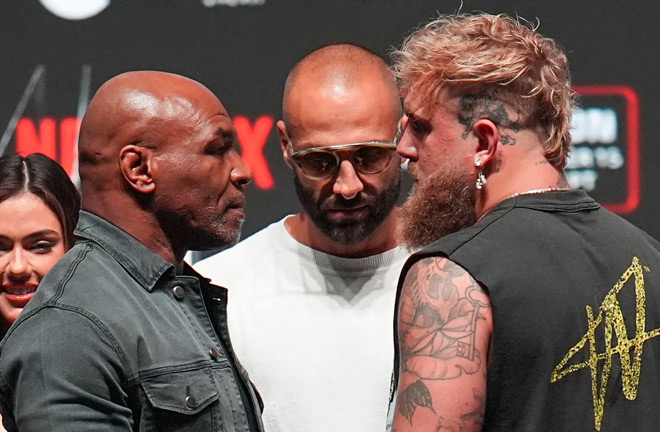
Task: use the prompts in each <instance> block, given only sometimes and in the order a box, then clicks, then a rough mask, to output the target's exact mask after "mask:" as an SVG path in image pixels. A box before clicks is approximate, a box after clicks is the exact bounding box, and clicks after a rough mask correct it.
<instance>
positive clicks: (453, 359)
mask: <svg viewBox="0 0 660 432" xmlns="http://www.w3.org/2000/svg"><path fill="white" fill-rule="evenodd" d="M488 308H490V303H489V300H488V297H487V295H486V293H485V292H484V291H483V289H482V288H481V287H480V286H479V284H478V283H476V282H475V281H474V280H473V279H472V278H471V277H470V276H469V274H468V273H467V272H466V271H465V270H463V269H462V268H461V267H459V266H458V265H456V264H454V263H453V262H451V261H448V260H444V259H443V260H439V259H437V258H426V259H423V260H421V261H419V262H417V263H416V264H415V265H414V266H413V267H411V269H410V271H409V272H408V274H407V276H406V280H405V282H404V289H403V292H402V294H401V301H400V308H399V334H400V338H399V344H400V353H401V373H402V374H403V373H406V374H412V375H413V376H414V377H416V378H417V380H416V381H415V382H414V383H413V384H411V385H409V386H408V387H407V388H405V389H403V390H402V391H401V392H400V393H399V396H398V397H399V399H398V405H399V413H400V414H401V415H403V416H404V417H405V418H406V419H407V420H408V422H409V423H410V424H411V425H412V417H413V414H414V412H415V409H416V408H417V407H423V408H429V409H431V410H432V411H434V408H433V401H432V399H431V393H430V391H429V389H428V387H427V386H426V384H425V383H424V382H425V381H428V380H451V379H455V378H458V377H460V376H463V375H464V374H466V375H472V374H475V373H477V372H479V371H481V373H485V367H486V365H485V360H486V359H485V356H484V354H485V353H482V352H481V351H480V350H479V349H477V346H476V337H477V331H478V329H479V326H478V324H479V321H480V320H485V318H484V316H483V315H482V313H481V311H483V310H484V309H488ZM474 397H475V400H477V401H478V402H479V403H480V404H481V403H482V402H481V401H482V399H483V398H484V397H485V396H483V395H479V396H477V394H476V393H475V394H474ZM434 412H435V411H434ZM465 416H467V417H465V418H462V420H464V421H466V422H467V421H469V422H477V421H479V419H480V418H481V417H479V416H478V415H477V414H475V413H472V412H470V413H466V414H465ZM438 430H452V429H446V428H445V429H442V428H438ZM457 430H458V429H457Z"/></svg>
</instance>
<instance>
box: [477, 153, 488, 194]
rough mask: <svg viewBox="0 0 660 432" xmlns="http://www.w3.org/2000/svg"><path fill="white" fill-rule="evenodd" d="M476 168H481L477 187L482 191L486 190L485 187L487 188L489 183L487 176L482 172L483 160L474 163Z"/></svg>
mask: <svg viewBox="0 0 660 432" xmlns="http://www.w3.org/2000/svg"><path fill="white" fill-rule="evenodd" d="M474 166H475V167H477V168H479V174H477V184H476V187H477V189H479V190H481V189H483V188H484V186H486V183H488V181H487V180H486V176H485V175H484V173H483V171H482V170H481V159H477V160H476V161H475V162H474Z"/></svg>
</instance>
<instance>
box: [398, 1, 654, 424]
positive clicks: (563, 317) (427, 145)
mask: <svg viewBox="0 0 660 432" xmlns="http://www.w3.org/2000/svg"><path fill="white" fill-rule="evenodd" d="M395 57H396V64H395V68H396V71H397V73H398V76H399V79H400V82H401V87H402V91H403V94H404V96H405V116H404V121H403V126H404V127H405V131H404V133H403V136H402V138H401V141H400V143H399V146H398V151H399V153H400V154H401V155H402V156H404V157H407V158H408V159H409V170H410V172H411V174H412V175H413V177H415V179H416V182H415V191H414V194H413V195H412V197H411V199H410V200H409V202H408V203H407V204H406V206H405V207H404V208H403V209H402V212H401V218H402V220H401V223H400V228H401V233H402V235H403V237H404V238H405V239H406V242H407V243H408V244H410V245H412V246H415V247H422V246H426V247H425V248H424V249H423V250H422V251H421V252H419V253H417V254H415V255H413V257H412V258H411V259H410V260H409V261H408V262H407V263H406V265H405V266H404V270H403V274H402V276H401V279H400V284H399V293H398V300H397V312H396V326H397V344H396V350H397V352H396V364H397V370H396V373H397V377H396V379H395V391H394V396H395V398H394V399H395V408H394V409H393V410H392V411H391V415H393V427H394V430H395V431H396V432H405V431H411V430H414V431H417V432H420V431H434V432H435V431H477V430H488V431H523V430H524V431H568V430H571V431H589V430H602V431H620V430H654V429H656V428H657V424H658V422H659V421H660V413H659V412H658V410H657V409H655V408H654V407H655V406H657V389H658V388H660V374H659V373H658V370H660V369H659V367H660V291H659V290H658V287H659V284H660V278H659V277H658V274H660V252H659V250H660V245H659V244H658V243H657V242H656V241H655V240H653V239H652V238H650V237H649V236H648V235H647V234H645V233H644V232H642V231H640V230H639V229H637V228H635V227H634V226H632V225H631V224H629V223H627V222H626V221H624V220H623V219H621V218H619V217H617V216H615V215H614V214H612V213H610V212H608V211H607V210H605V209H603V208H602V207H601V206H600V205H599V204H598V203H596V202H595V201H593V199H591V198H590V197H588V196H587V195H586V194H585V193H584V192H582V191H571V190H570V189H569V187H568V184H567V182H566V177H565V175H564V171H563V169H564V167H565V165H566V159H567V157H568V154H569V149H570V140H571V138H570V132H569V122H570V114H571V106H572V98H573V95H572V92H571V88H570V82H569V72H568V65H567V59H566V56H565V54H564V53H563V51H562V50H561V49H560V47H559V46H558V45H557V43H555V42H554V41H553V40H551V39H548V38H545V37H543V36H542V35H541V34H539V33H538V32H537V31H536V30H535V29H534V28H530V26H528V25H525V23H521V22H519V21H517V20H514V19H512V18H509V17H506V16H501V15H500V16H493V15H487V14H479V15H458V16H443V17H440V18H439V19H437V20H435V21H433V22H431V23H430V24H428V25H427V26H425V27H423V28H421V29H420V30H418V31H417V32H415V33H414V34H413V35H412V36H410V37H409V38H408V39H407V40H406V41H405V42H404V44H403V47H402V48H401V50H400V51H398V52H396V53H395Z"/></svg>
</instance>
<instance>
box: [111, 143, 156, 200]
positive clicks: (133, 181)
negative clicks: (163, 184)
mask: <svg viewBox="0 0 660 432" xmlns="http://www.w3.org/2000/svg"><path fill="white" fill-rule="evenodd" d="M151 163H152V160H151V150H149V149H147V148H145V147H140V146H137V145H134V144H130V145H127V146H124V147H123V148H122V149H121V151H120V152H119V167H120V169H121V173H122V175H123V176H124V179H125V180H126V182H127V183H128V184H129V185H130V187H131V188H133V189H134V190H135V191H137V192H140V193H143V194H149V193H152V192H153V191H154V190H155V189H156V183H155V182H154V179H153V176H152V174H153V173H152V170H151Z"/></svg>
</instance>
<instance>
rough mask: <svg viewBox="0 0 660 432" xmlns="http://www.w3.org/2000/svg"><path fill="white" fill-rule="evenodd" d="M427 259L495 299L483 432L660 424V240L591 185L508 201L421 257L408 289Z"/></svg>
mask: <svg viewBox="0 0 660 432" xmlns="http://www.w3.org/2000/svg"><path fill="white" fill-rule="evenodd" d="M428 256H445V257H448V258H449V259H450V260H451V261H453V262H455V263H457V264H459V265H460V266H462V267H463V268H464V269H466V270H467V271H468V272H469V273H470V274H471V275H472V277H473V278H474V279H475V280H477V281H479V282H480V283H481V284H482V285H483V286H484V288H485V289H486V290H487V292H488V294H489V296H490V299H491V304H492V311H493V327H494V329H493V336H492V345H491V353H490V358H489V366H488V379H487V386H488V387H487V403H486V415H485V420H484V429H483V430H486V431H594V430H601V431H655V430H659V429H660V244H659V243H658V242H657V241H655V240H654V239H653V238H651V237H650V236H649V235H647V234H646V233H644V232H643V231H641V230H639V229H638V228H636V227H634V226H633V225H631V224H630V223H628V222H626V221H625V220H623V219H622V218H620V217H618V216H616V215H614V214H613V213H611V212H609V211H607V210H605V209H603V208H601V207H600V206H599V205H598V204H597V203H596V202H595V201H593V200H592V199H591V198H590V197H589V196H587V195H586V194H585V193H583V192H580V191H571V192H550V193H544V194H530V195H521V196H518V197H515V198H511V199H507V200H505V201H503V202H501V203H500V204H498V205H497V206H496V207H495V208H494V209H493V210H492V211H491V212H489V213H488V214H487V215H486V216H485V217H484V218H483V219H482V220H480V221H479V222H477V223H476V224H475V225H473V226H472V227H470V228H467V229H464V230H462V231H459V232H457V233H454V234H452V235H449V236H446V237H443V238H442V239H440V240H438V241H436V242H435V243H433V244H431V245H430V246H429V247H427V248H425V249H423V250H422V251H420V252H419V253H417V254H415V255H413V256H412V257H411V258H410V259H409V260H408V262H407V263H406V265H405V267H404V270H403V273H402V275H401V279H400V281H399V290H401V285H402V282H403V280H404V278H405V274H406V272H407V271H408V269H409V268H410V266H412V264H414V263H415V262H416V261H418V260H420V259H422V258H424V257H428ZM397 303H398V295H397ZM397 306H398V304H397ZM396 310H397V311H398V307H397V309H396ZM396 322H397V321H396V319H395V330H396ZM610 336H611V338H610ZM396 337H397V336H396V331H395V339H396ZM395 347H396V349H397V354H396V360H395V362H396V363H398V344H396V340H395ZM395 373H398V364H396V365H395ZM395 382H396V381H395Z"/></svg>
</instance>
